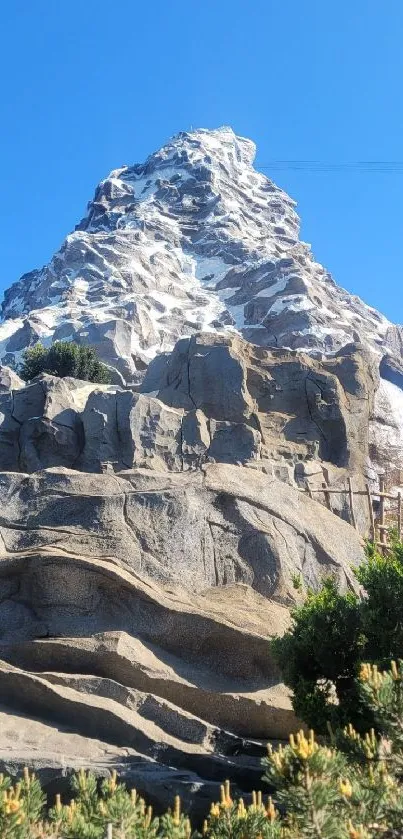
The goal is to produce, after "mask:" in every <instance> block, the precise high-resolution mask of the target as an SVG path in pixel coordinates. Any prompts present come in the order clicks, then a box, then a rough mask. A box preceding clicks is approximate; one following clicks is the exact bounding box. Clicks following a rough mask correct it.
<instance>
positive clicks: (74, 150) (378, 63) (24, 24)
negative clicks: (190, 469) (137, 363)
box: [0, 0, 403, 322]
mask: <svg viewBox="0 0 403 839" xmlns="http://www.w3.org/2000/svg"><path fill="white" fill-rule="evenodd" d="M0 19H1V29H2V44H1V51H0V64H1V72H0V78H1V82H0V84H1V97H0V102H1V114H2V118H3V127H2V131H1V137H0V160H1V169H2V197H1V209H2V221H1V231H2V248H1V276H0V290H2V289H4V288H5V287H6V286H7V285H9V284H10V283H11V282H13V281H14V280H16V279H17V278H18V277H19V275H20V274H21V273H23V272H25V271H28V270H31V269H32V268H34V267H38V266H41V265H42V264H43V263H44V262H46V261H47V260H48V259H49V258H50V257H51V255H52V253H53V252H54V251H55V250H56V249H57V248H58V247H59V245H60V244H61V242H62V239H63V238H64V236H65V235H66V233H67V232H69V231H70V230H71V229H72V228H73V227H74V224H75V223H76V222H77V221H78V220H79V219H80V217H81V216H82V215H83V213H84V209H85V205H86V203H87V201H88V200H89V199H90V198H91V197H92V195H93V191H94V188H95V185H96V183H97V182H98V181H99V180H100V179H101V178H102V177H104V176H105V175H106V174H107V173H108V172H109V171H110V170H111V169H112V168H115V167H117V166H119V165H121V164H123V163H134V162H139V161H141V160H143V159H144V157H145V156H146V155H147V154H149V153H150V152H152V151H154V150H155V149H156V148H158V147H159V146H160V145H161V144H162V143H163V142H164V141H165V140H167V139H168V138H169V137H170V136H171V135H172V134H174V133H176V132H177V131H180V130H184V129H189V128H190V127H191V126H193V127H208V128H213V127H217V126H219V125H223V124H225V125H231V126H232V127H233V128H234V130H235V131H236V132H238V133H239V134H243V135H245V136H249V137H251V138H253V139H254V140H255V141H256V143H257V145H258V157H257V162H258V164H259V163H260V164H261V165H267V163H268V162H270V161H271V160H278V159H292V160H319V161H323V162H327V161H330V162H343V161H344V162H347V161H357V160H403V143H402V140H403V136H402V135H403V104H402V103H403V98H402V82H403V50H402V38H403V3H402V2H401V0H383V2H382V3H381V2H380V0H338V2H334V0H333V1H332V0H248V2H246V0H170V2H167V0H141V2H140V0H118V2H107V0H80V1H79V0H29V2H27V0H7V2H4V3H3V5H2V11H1V13H0ZM267 174H269V175H270V171H269V172H267ZM273 179H274V180H276V181H277V182H278V183H279V184H280V185H281V186H282V187H284V188H285V189H286V190H287V191H288V192H289V193H290V194H291V195H292V196H293V197H294V198H296V199H297V201H298V205H299V211H300V215H301V216H302V220H303V226H302V233H303V237H304V239H305V240H306V241H309V242H311V243H312V245H313V250H314V253H315V254H316V257H317V258H318V260H320V261H321V262H323V263H324V264H325V265H326V266H327V267H328V268H329V269H330V270H331V271H332V272H333V275H334V277H335V279H336V280H337V281H338V282H339V283H340V284H341V285H343V286H345V287H346V288H348V289H349V290H351V291H353V292H355V293H357V294H359V295H360V296H362V297H363V298H364V299H365V300H366V301H367V302H368V303H370V304H372V305H374V306H376V307H378V308H380V309H381V310H382V311H384V312H385V314H387V315H388V316H389V317H391V318H392V319H393V320H396V321H401V322H403V295H402V294H401V287H402V262H403V259H402V257H403V236H402V232H403V199H402V193H403V174H401V175H399V174H376V173H375V174H374V173H358V174H346V173H342V174H340V173H339V174H335V173H333V172H332V173H328V172H326V173H321V174H319V173H315V174H310V173H306V172H293V171H284V172H280V173H275V174H273Z"/></svg>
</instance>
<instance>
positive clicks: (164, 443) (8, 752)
mask: <svg viewBox="0 0 403 839" xmlns="http://www.w3.org/2000/svg"><path fill="white" fill-rule="evenodd" d="M5 380H6V379H5ZM15 384H18V382H15ZM20 384H22V383H20ZM376 384H377V381H376V374H375V373H373V372H369V368H368V366H367V365H365V364H363V362H362V355H361V353H360V352H357V350H355V349H354V348H350V350H349V351H346V352H344V353H342V354H340V355H339V356H337V357H335V358H334V359H329V360H328V361H327V362H326V364H320V363H319V362H318V361H316V360H315V359H312V358H310V357H309V356H308V355H303V354H299V355H297V354H296V353H290V352H288V351H283V350H274V351H269V350H265V349H262V348H259V347H254V346H252V345H251V344H249V343H247V342H246V341H243V340H242V339H240V338H238V337H235V336H233V337H229V336H228V337H225V336H217V335H214V334H204V335H203V334H202V335H198V336H195V337H193V338H191V339H183V340H181V341H180V342H179V343H178V344H177V346H176V347H175V350H174V351H173V353H172V354H171V355H167V356H159V357H158V358H157V359H156V361H155V363H152V364H151V365H150V366H149V368H148V372H147V375H146V377H145V380H144V382H143V385H142V392H141V393H140V392H133V391H131V390H127V389H126V390H124V389H122V388H121V387H119V386H113V385H93V384H90V383H88V382H80V381H77V380H74V379H58V378H57V377H52V376H42V377H39V378H38V379H35V380H33V381H32V382H31V383H30V384H28V385H26V386H22V387H19V388H16V389H11V390H8V391H4V392H3V393H2V394H0V410H1V417H2V419H1V424H0V441H1V446H0V469H1V470H2V471H0V544H1V546H2V547H1V555H0V662H1V661H2V663H0V696H1V699H2V702H3V703H4V704H5V708H6V709H7V711H6V722H5V731H6V732H7V734H6V735H5V736H4V737H3V739H2V740H1V741H0V765H1V766H2V768H5V769H7V770H8V771H9V770H13V771H16V770H17V769H18V768H19V767H21V765H22V764H23V763H25V762H27V761H29V762H30V763H32V764H33V765H34V766H35V767H36V769H37V770H38V771H39V772H40V774H41V776H42V778H43V780H44V782H45V783H51V781H52V779H56V778H60V773H61V772H63V771H65V769H69V768H75V767H77V766H78V765H79V764H80V763H82V762H83V761H85V763H86V764H87V765H90V766H92V767H93V768H94V769H96V771H99V772H104V771H105V770H106V767H107V766H109V768H110V767H111V766H113V767H115V768H117V769H118V770H119V772H120V773H121V774H123V775H124V776H125V777H126V778H127V780H128V781H130V783H133V784H135V785H136V786H137V787H138V788H140V789H142V790H143V791H144V792H146V793H147V794H148V795H149V796H151V797H152V799H153V800H155V801H156V803H157V804H160V805H164V806H165V805H166V804H167V803H168V798H169V795H172V792H170V791H172V789H173V788H175V790H180V791H181V793H182V795H183V797H184V800H185V802H186V803H187V804H188V805H189V806H190V805H192V806H195V807H196V808H197V807H199V808H200V812H201V810H202V809H203V807H204V806H205V801H206V796H207V795H212V794H216V790H215V789H214V787H215V786H216V785H217V784H218V783H219V781H220V780H221V781H222V780H223V778H225V777H227V776H230V777H231V778H232V779H233V781H234V783H236V784H238V785H239V786H240V787H241V788H246V789H247V788H249V787H250V786H256V784H257V782H258V778H259V773H260V764H259V756H260V754H261V753H262V751H263V745H259V742H260V741H261V740H263V739H264V738H268V737H269V738H270V737H272V738H273V737H274V738H279V737H280V738H281V737H285V736H286V735H287V732H288V730H289V729H290V728H292V727H293V726H295V725H297V724H298V721H296V720H295V718H294V716H293V712H292V710H291V704H290V698H289V696H288V693H287V691H286V689H285V688H284V686H283V685H282V684H281V678H280V674H279V672H278V671H277V668H276V666H275V664H274V662H273V660H272V657H271V654H270V647H269V643H268V642H269V639H270V637H272V636H273V635H274V634H281V633H282V632H283V631H284V629H285V628H286V627H287V625H288V622H289V612H288V608H287V607H288V606H290V605H291V604H292V603H293V602H295V599H296V598H297V599H298V597H301V596H303V593H298V591H297V590H296V589H295V584H294V583H295V578H296V577H298V578H299V579H300V580H301V583H302V592H303V591H304V589H306V588H307V587H310V588H317V587H318V586H319V585H320V583H321V580H322V579H323V578H324V577H325V576H327V575H328V574H331V575H332V576H333V577H334V578H335V579H337V581H338V583H339V586H340V587H341V588H354V587H355V585H356V583H355V578H354V575H353V572H352V566H353V565H354V564H357V563H358V562H359V561H360V560H361V558H362V543H361V539H360V536H359V533H358V532H357V531H356V530H354V529H353V528H352V527H351V526H350V525H349V524H348V522H347V521H343V520H342V516H343V515H344V514H345V512H346V511H345V510H343V509H339V510H338V511H337V512H338V515H337V516H336V515H334V513H333V512H331V511H329V510H328V509H326V508H325V507H324V506H323V505H321V504H320V503H318V502H317V501H314V500H312V499H311V498H309V496H308V495H307V494H306V493H304V492H302V491H301V489H300V484H301V485H304V484H305V482H306V481H312V482H313V484H314V483H315V480H318V479H319V478H322V479H323V477H324V476H325V475H326V476H328V475H329V474H330V473H331V474H332V476H333V479H334V480H340V481H341V480H345V478H346V475H347V474H349V470H354V469H357V468H361V467H362V464H363V463H364V462H365V460H366V457H367V455H368V445H369V443H368V433H367V432H368V416H369V412H370V410H371V404H372V400H373V394H374V391H375V389H376ZM345 518H347V516H345ZM360 524H361V527H362V529H363V530H365V526H366V522H365V516H362V518H361V519H360ZM16 714H18V716H16ZM55 726H56V727H57V729H58V730H59V728H60V733H59V734H58V733H57V732H56V729H55ZM13 736H17V745H15V744H14V745H13V744H12V743H11V742H10V741H11V739H12V737H13ZM42 737H45V743H46V746H43V745H42V742H41V738H42ZM85 738H90V740H89V741H88V740H85ZM256 740H258V741H259V742H255V741H256ZM252 741H253V742H252ZM80 755H82V756H81V757H80Z"/></svg>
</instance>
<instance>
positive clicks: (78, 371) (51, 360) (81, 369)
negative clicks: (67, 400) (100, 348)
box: [19, 341, 111, 384]
mask: <svg viewBox="0 0 403 839" xmlns="http://www.w3.org/2000/svg"><path fill="white" fill-rule="evenodd" d="M19 373H20V376H21V377H22V378H23V379H24V381H25V382H29V381H31V379H33V378H34V377H35V376H39V374H40V373H49V374H50V375H51V376H60V377H61V378H62V377H64V376H72V377H73V378H75V379H84V380H85V381H88V382H98V383H99V384H108V383H109V382H110V380H111V377H110V372H109V370H108V368H107V367H106V366H105V364H102V362H101V361H100V360H99V358H98V356H97V354H96V351H95V349H94V347H85V346H81V345H79V344H76V343H75V342H74V341H55V343H54V344H52V345H51V346H50V347H49V348H46V347H44V346H43V345H42V344H40V343H39V344H35V346H34V347H29V349H27V350H25V352H24V354H23V361H22V364H21V366H20V370H19Z"/></svg>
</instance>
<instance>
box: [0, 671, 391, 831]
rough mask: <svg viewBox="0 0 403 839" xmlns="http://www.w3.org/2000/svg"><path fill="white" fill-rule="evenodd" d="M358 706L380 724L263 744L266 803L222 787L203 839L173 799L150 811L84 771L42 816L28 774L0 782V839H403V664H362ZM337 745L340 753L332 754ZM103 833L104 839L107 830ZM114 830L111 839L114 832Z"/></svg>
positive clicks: (40, 798) (41, 800) (41, 802)
mask: <svg viewBox="0 0 403 839" xmlns="http://www.w3.org/2000/svg"><path fill="white" fill-rule="evenodd" d="M357 691H358V692H359V693H360V696H361V702H362V704H363V705H366V706H367V708H368V709H369V710H370V711H371V713H372V714H373V716H374V719H375V720H376V726H377V731H378V733H375V730H374V729H372V730H371V731H369V733H367V734H365V735H361V734H359V733H358V732H357V731H356V730H355V729H354V727H353V726H352V725H351V724H350V725H348V726H347V727H345V728H344V729H343V730H342V731H340V732H338V733H337V734H335V735H332V736H331V737H330V738H329V737H328V738H327V740H326V739H325V738H322V740H319V739H317V738H316V737H315V734H314V732H313V731H310V732H309V734H307V733H306V732H304V731H300V732H299V733H298V734H296V735H295V736H294V735H291V736H290V741H289V744H288V745H287V746H280V747H279V748H277V749H275V750H274V749H273V748H271V747H270V746H269V748H268V754H267V757H266V758H265V759H264V761H263V764H264V770H265V774H264V781H265V782H267V783H268V784H269V785H270V789H271V792H272V796H266V795H265V796H264V797H263V795H262V793H261V792H258V793H253V794H252V796H251V800H250V801H247V802H246V803H245V802H244V800H243V799H242V798H238V799H233V798H232V796H231V790H230V785H229V783H228V782H226V783H225V784H224V785H223V786H222V787H221V795H220V800H219V801H217V802H213V803H212V804H211V808H210V813H209V814H208V815H207V817H206V820H205V822H204V824H203V828H202V832H201V834H200V833H198V831H196V830H194V829H193V828H192V824H191V821H190V819H189V817H188V816H187V815H185V814H183V813H182V812H181V803H180V800H179V798H178V797H176V798H175V802H174V806H173V809H172V810H169V811H168V812H167V813H165V815H162V816H155V815H154V814H153V811H152V808H151V807H149V806H147V805H146V803H145V801H144V800H143V799H142V798H141V797H140V796H138V795H137V793H136V791H135V790H132V791H128V790H127V789H126V787H125V786H124V785H123V784H120V783H118V781H117V778H116V774H115V773H112V775H111V777H110V778H108V779H104V780H103V781H102V782H101V783H99V782H98V781H97V779H96V778H95V776H94V775H93V774H91V773H87V772H85V771H84V770H81V771H80V772H79V773H78V774H77V775H75V776H73V778H72V782H71V783H72V793H73V798H72V800H71V801H70V802H69V804H64V803H62V801H61V798H60V795H57V796H56V801H55V803H54V805H53V806H52V807H51V808H50V809H48V810H46V808H45V796H44V793H43V791H42V789H41V786H40V784H39V782H38V780H37V779H36V777H35V775H34V774H30V773H29V771H28V770H27V769H25V770H24V774H23V777H22V778H21V779H20V780H19V781H17V782H12V780H11V779H10V778H9V777H8V776H5V775H0V836H1V837H2V839H45V837H48V839H104V837H105V836H107V835H109V836H110V835H112V837H113V839H190V837H197V836H201V835H202V836H204V837H206V839H378V838H379V839H381V837H383V839H397V837H401V836H402V835H403V784H402V781H403V662H399V663H396V662H394V661H392V663H391V665H390V667H389V669H388V670H387V671H384V672H381V671H380V670H379V669H378V668H377V666H376V665H371V664H364V665H362V666H361V671H360V676H359V679H358V680H357ZM336 740H337V741H338V742H339V744H340V746H341V747H340V746H339V747H337V746H336ZM108 826H109V831H108V832H107V828H108ZM111 831H112V832H111Z"/></svg>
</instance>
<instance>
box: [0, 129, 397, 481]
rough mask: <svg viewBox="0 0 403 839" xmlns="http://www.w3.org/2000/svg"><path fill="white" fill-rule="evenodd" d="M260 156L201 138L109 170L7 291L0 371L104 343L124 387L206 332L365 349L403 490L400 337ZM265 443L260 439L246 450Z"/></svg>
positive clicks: (375, 438)
mask: <svg viewBox="0 0 403 839" xmlns="http://www.w3.org/2000/svg"><path fill="white" fill-rule="evenodd" d="M254 155H255V147H254V144H253V143H252V142H251V141H250V140H245V139H244V138H241V137H237V136H235V134H234V133H233V132H232V130H231V129H230V128H221V129H218V130H215V131H207V130H199V131H194V132H190V133H186V132H183V133H181V134H179V135H178V136H177V137H175V138H173V140H172V141H170V142H169V143H167V144H166V145H165V146H164V147H163V148H162V149H160V150H159V151H158V152H156V153H154V154H152V155H151V156H150V157H149V158H148V159H147V160H146V162H145V163H143V164H138V165H135V166H124V167H121V168H120V169H116V170H114V171H113V172H111V174H110V175H109V176H108V177H107V178H105V179H104V180H103V181H101V183H100V184H99V186H98V187H97V189H96V192H95V196H94V199H93V201H91V202H90V203H89V205H88V212H87V215H86V216H85V218H84V219H83V220H82V221H81V222H80V224H79V225H77V228H76V230H75V231H74V232H73V233H71V234H70V235H69V236H67V238H66V240H65V242H64V243H63V245H62V247H61V249H60V251H58V253H56V254H55V256H54V257H53V259H52V260H51V262H50V263H49V265H46V266H45V267H44V268H42V269H40V270H35V271H32V272H30V273H29V274H26V275H24V276H23V277H22V278H21V280H19V281H18V282H16V283H14V284H13V285H12V286H11V287H10V288H9V289H8V290H7V291H6V293H5V298H4V303H3V306H2V314H3V318H4V322H3V324H0V362H1V363H2V364H5V365H11V366H16V365H18V362H19V360H20V358H21V353H22V351H23V350H24V349H25V348H26V347H28V346H31V345H33V344H35V343H36V342H37V341H38V340H42V341H45V342H46V343H49V342H50V341H53V340H57V339H60V340H66V339H73V340H75V341H77V342H78V343H80V344H92V345H94V346H95V347H96V348H97V351H98V353H99V354H100V356H101V358H102V359H103V361H104V362H105V363H106V364H107V365H108V366H109V367H110V369H111V371H112V374H113V382H114V383H115V384H117V385H119V384H120V385H123V384H124V383H132V384H133V383H136V384H138V383H139V382H140V381H141V379H142V378H143V376H144V371H145V370H146V368H147V367H148V365H149V363H150V361H152V360H153V359H154V358H155V357H156V355H157V356H158V354H160V353H164V352H165V351H169V350H171V349H172V347H173V346H174V345H175V343H176V342H177V340H178V339H180V338H182V337H189V336H192V335H194V334H197V333H198V332H200V331H208V332H211V331H215V332H217V333H218V334H223V333H224V332H228V331H232V332H233V333H235V334H236V333H239V334H241V335H243V337H244V338H246V339H247V340H248V341H250V342H251V343H253V344H255V345H259V346H261V347H270V348H273V347H278V348H281V347H283V348H287V349H291V350H297V351H298V352H304V353H308V354H309V355H311V356H314V357H317V358H318V359H319V360H320V359H321V358H326V357H330V358H334V357H335V356H336V355H337V354H339V353H340V351H343V352H344V351H345V348H346V347H348V346H349V345H351V344H352V343H354V344H356V345H361V347H364V348H365V353H364V361H363V364H365V359H368V358H371V367H376V368H377V370H379V369H380V372H381V378H380V389H379V393H378V398H377V402H376V408H375V413H374V416H373V418H372V423H371V455H372V457H371V461H370V463H368V464H367V467H368V468H367V477H369V478H370V479H371V480H376V477H377V474H378V473H379V472H385V470H386V472H387V473H388V474H389V476H390V477H391V478H392V479H393V480H395V481H397V482H399V480H400V471H399V470H402V469H403V457H402V455H401V451H402V446H401V438H402V427H403V423H402V420H401V406H400V403H401V401H402V396H401V393H402V379H401V376H400V378H399V377H398V380H396V377H395V378H394V379H393V381H392V380H391V378H390V375H389V374H388V373H387V370H388V369H391V367H392V368H393V367H394V368H395V369H396V368H397V369H401V367H402V359H403V349H402V348H403V330H402V328H401V327H399V326H395V325H393V324H391V323H389V321H388V320H387V319H386V318H385V317H384V316H383V315H381V314H380V313H379V312H377V311H375V310H374V309H372V308H370V307H369V306H366V305H365V303H363V302H362V301H361V300H360V299H359V298H358V297H356V296H354V295H352V294H349V293H348V292H347V291H344V290H343V289H342V288H340V287H339V286H338V285H337V284H336V283H335V282H334V280H333V279H332V277H331V276H330V274H329V273H328V272H327V271H326V270H325V269H324V268H323V267H322V266H321V265H319V264H318V263H317V262H316V261H315V260H314V258H313V256H312V254H311V252H310V247H309V246H308V245H306V244H305V243H304V242H301V241H300V240H299V219H298V216H297V214H296V211H295V202H294V201H292V200H291V199H290V198H289V197H288V196H287V195H286V194H285V193H284V192H283V191H282V190H281V189H279V188H278V187H277V186H276V185H275V184H274V183H273V182H272V181H270V180H269V179H268V178H267V177H265V176H264V175H262V174H261V173H259V172H257V171H256V170H255V169H254V168H253V159H254ZM162 361H163V359H162ZM391 382H392V384H393V387H392V386H391ZM13 387H15V385H13ZM390 417H392V419H390ZM219 431H220V438H221V437H222V436H223V435H227V433H228V434H229V435H230V437H231V435H232V434H233V433H234V431H233V430H231V429H230V430H229V431H228V429H225V428H221V429H220V430H219ZM224 441H225V445H226V446H227V447H228V445H229V443H228V437H227V436H224ZM257 442H258V441H256V440H255V441H254V440H252V439H251V435H250V432H249V433H248V436H247V439H246V440H242V441H241V444H242V446H244V447H245V448H246V449H250V448H251V447H253V446H255V445H256V444H257ZM231 445H232V444H231ZM371 470H372V471H371Z"/></svg>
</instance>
